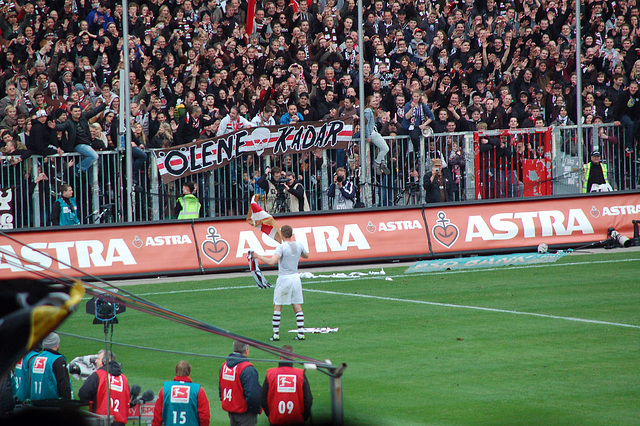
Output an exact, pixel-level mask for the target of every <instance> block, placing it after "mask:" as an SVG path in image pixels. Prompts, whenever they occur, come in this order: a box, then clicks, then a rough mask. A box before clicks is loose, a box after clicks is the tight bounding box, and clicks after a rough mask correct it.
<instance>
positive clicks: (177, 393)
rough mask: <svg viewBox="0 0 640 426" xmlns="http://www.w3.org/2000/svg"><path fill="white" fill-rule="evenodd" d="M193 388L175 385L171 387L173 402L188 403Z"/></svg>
mask: <svg viewBox="0 0 640 426" xmlns="http://www.w3.org/2000/svg"><path fill="white" fill-rule="evenodd" d="M190 392H191V388H190V387H189V386H181V385H173V386H171V402H177V403H183V404H184V403H188V402H189V393H190Z"/></svg>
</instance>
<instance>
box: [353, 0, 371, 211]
mask: <svg viewBox="0 0 640 426" xmlns="http://www.w3.org/2000/svg"><path fill="white" fill-rule="evenodd" d="M363 14H364V9H363V6H362V0H358V98H359V99H360V173H361V175H360V176H361V178H362V182H363V183H364V188H363V194H362V196H363V202H364V205H365V206H366V207H371V184H370V180H371V177H370V176H371V170H370V169H369V168H367V165H368V164H369V157H368V156H367V155H366V152H367V144H366V138H365V137H364V106H365V105H364V72H363V71H362V64H363V63H364V34H363V26H364V17H363ZM354 124H355V123H354Z"/></svg>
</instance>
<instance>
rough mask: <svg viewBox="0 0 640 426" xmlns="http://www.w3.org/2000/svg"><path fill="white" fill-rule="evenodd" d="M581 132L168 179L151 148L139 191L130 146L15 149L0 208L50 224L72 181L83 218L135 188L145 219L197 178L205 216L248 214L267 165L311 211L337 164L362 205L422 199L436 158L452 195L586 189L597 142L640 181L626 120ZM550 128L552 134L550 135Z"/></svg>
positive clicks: (612, 168) (289, 160)
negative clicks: (84, 153) (48, 153)
mask: <svg viewBox="0 0 640 426" xmlns="http://www.w3.org/2000/svg"><path fill="white" fill-rule="evenodd" d="M576 132H577V127H576V126H562V127H554V128H549V129H542V130H541V129H519V130H516V131H513V132H507V131H488V132H482V133H477V132H476V133H474V132H463V133H444V134H432V135H428V136H426V137H423V138H422V140H421V143H420V152H418V153H414V152H412V148H413V147H412V144H411V143H410V141H409V138H408V137H406V136H394V137H387V138H385V140H386V142H387V143H388V144H389V147H390V150H389V153H388V154H387V165H388V167H389V169H390V174H383V173H380V174H377V173H376V170H375V168H374V167H373V158H374V157H375V154H376V152H375V149H376V148H375V147H374V146H372V145H369V144H367V146H366V152H365V155H364V156H363V157H362V158H365V159H367V161H365V162H362V161H361V157H360V156H359V152H358V151H359V150H358V143H357V141H355V140H354V143H353V144H352V146H351V147H350V148H349V149H348V150H346V151H344V150H323V151H318V152H316V153H314V152H309V153H302V154H291V155H285V156H279V157H267V156H263V157H258V156H256V155H253V156H246V155H245V156H242V157H239V158H237V159H235V160H233V161H232V162H230V163H229V164H228V165H227V166H225V167H223V168H220V169H217V170H214V171H211V172H205V173H201V174H198V175H194V176H190V177H188V178H183V179H179V180H176V181H174V182H171V183H169V184H163V183H162V181H161V180H160V178H159V176H158V171H157V168H156V165H155V159H154V156H153V155H152V154H151V153H149V155H148V161H147V165H146V167H145V169H144V170H143V173H141V174H140V176H138V177H137V178H138V179H137V181H138V182H137V184H136V185H135V191H133V193H131V194H127V193H126V182H125V178H124V176H125V170H126V169H125V167H124V161H125V160H124V155H122V154H121V153H120V152H118V151H113V152H99V153H98V156H99V158H98V161H97V162H96V163H95V164H94V166H93V167H92V168H91V169H89V170H88V171H87V172H85V173H82V174H78V173H77V172H76V170H77V167H76V165H77V164H78V163H79V161H80V156H79V155H78V154H64V155H63V156H53V157H47V158H42V157H35V156H34V157H31V158H29V159H27V160H25V161H22V162H19V163H17V164H13V162H10V161H9V160H10V159H11V158H10V157H3V158H2V160H0V161H2V167H1V169H0V189H3V188H12V203H13V212H12V214H13V218H12V223H7V221H8V219H4V214H3V213H2V212H1V211H0V217H2V219H0V226H3V227H16V228H31V227H43V226H49V225H50V224H51V207H52V204H53V203H54V202H55V200H56V199H57V198H59V191H60V187H61V185H62V184H63V183H69V184H71V185H72V186H73V188H74V195H75V197H76V199H77V204H78V217H79V218H80V222H81V223H82V224H89V223H121V222H123V221H125V220H126V217H127V212H126V209H127V202H126V201H127V200H126V198H125V197H127V196H130V197H132V209H133V218H134V221H136V222H147V221H158V220H170V219H174V218H175V217H176V216H175V212H174V207H175V205H176V202H177V199H178V197H179V196H180V195H181V192H182V185H183V184H184V183H185V182H186V181H188V180H189V181H194V182H195V183H196V185H197V187H198V191H197V195H198V198H199V199H200V201H201V203H202V204H203V210H204V216H205V217H234V216H244V215H246V214H247V209H248V206H249V202H250V199H251V197H252V196H253V195H254V194H259V195H260V196H261V197H259V200H260V202H263V201H264V191H263V190H262V188H259V187H258V186H257V185H256V178H257V177H259V176H261V175H263V174H264V170H265V168H266V167H267V166H273V165H279V166H280V167H281V168H282V169H283V170H285V171H292V172H294V174H295V175H296V176H297V177H298V179H299V181H300V182H301V183H302V185H303V186H304V188H305V189H306V195H307V198H308V200H309V205H310V207H311V210H312V211H324V210H329V206H330V205H331V203H330V201H331V200H329V199H328V197H327V190H328V188H329V185H330V184H331V183H332V182H333V174H334V173H335V170H336V169H337V168H338V167H344V168H346V169H347V171H348V174H349V175H350V178H351V179H352V180H353V181H354V183H355V184H356V188H357V200H358V204H357V205H358V206H364V207H374V208H375V207H386V206H408V205H421V204H422V203H424V202H425V201H426V200H427V198H426V196H425V195H426V194H425V190H424V185H423V184H424V178H425V176H426V175H427V174H428V173H429V172H430V171H431V159H432V158H434V157H435V158H441V159H442V160H443V169H446V171H447V176H448V178H449V179H450V180H451V183H452V188H453V190H452V196H451V202H456V201H466V200H473V199H478V198H482V199H484V198H517V197H523V196H525V197H526V196H534V195H551V194H554V195H567V194H579V193H581V192H582V188H583V179H584V178H583V165H584V164H586V163H587V162H588V161H589V153H590V152H591V151H592V150H594V149H597V150H599V151H600V152H601V154H602V161H603V162H605V163H606V164H607V165H608V176H607V178H608V181H609V183H610V184H611V186H612V187H613V189H614V190H616V191H618V190H628V189H637V188H638V168H639V167H640V164H639V162H638V161H639V158H638V153H637V152H627V151H625V144H624V140H623V138H624V132H623V131H622V129H621V128H620V127H614V126H613V125H611V124H600V125H588V126H583V135H582V141H583V142H582V144H580V145H578V144H577V143H576ZM545 135H548V136H549V137H548V139H543V137H545ZM481 138H494V139H495V140H494V141H493V142H494V143H496V140H497V143H498V145H496V146H495V147H494V148H492V149H491V150H488V151H486V150H485V151H482V152H481V151H480V149H479V143H480V141H479V140H480V139H481ZM500 143H504V146H503V148H502V149H503V150H504V149H508V150H510V151H511V156H510V157H509V158H507V159H502V158H499V157H498V153H497V151H498V150H499V149H500ZM519 143H520V144H522V145H524V146H525V148H526V147H527V145H530V146H529V149H530V151H531V153H532V156H531V158H527V159H526V161H525V162H522V161H520V160H519V158H518V157H517V155H516V154H515V153H516V152H517V149H518V144H519ZM361 163H364V164H361ZM362 167H366V168H367V169H368V173H366V174H364V175H365V176H367V181H365V180H364V179H361V176H363V174H362V173H361V168H362ZM42 174H44V175H42ZM42 176H46V178H43V177H42ZM532 176H533V178H532ZM536 176H537V177H536ZM369 200H370V201H369ZM367 203H369V204H367ZM274 213H280V212H274Z"/></svg>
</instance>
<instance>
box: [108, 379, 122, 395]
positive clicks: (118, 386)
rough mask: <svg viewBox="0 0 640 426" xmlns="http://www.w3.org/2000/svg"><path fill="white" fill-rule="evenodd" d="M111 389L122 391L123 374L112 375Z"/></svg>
mask: <svg viewBox="0 0 640 426" xmlns="http://www.w3.org/2000/svg"><path fill="white" fill-rule="evenodd" d="M110 382H111V389H113V390H114V391H116V392H122V388H123V386H122V376H111V380H110Z"/></svg>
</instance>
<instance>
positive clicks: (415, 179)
mask: <svg viewBox="0 0 640 426" xmlns="http://www.w3.org/2000/svg"><path fill="white" fill-rule="evenodd" d="M420 198H421V197H420V173H419V172H418V170H417V169H416V168H415V167H414V168H412V169H411V172H410V174H409V179H408V181H407V186H406V188H405V190H404V204H405V205H406V206H408V205H411V204H420Z"/></svg>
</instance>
